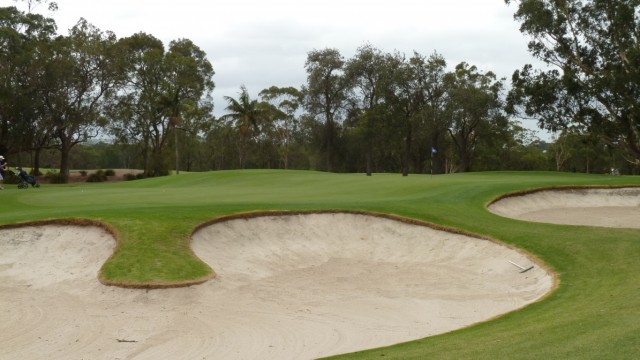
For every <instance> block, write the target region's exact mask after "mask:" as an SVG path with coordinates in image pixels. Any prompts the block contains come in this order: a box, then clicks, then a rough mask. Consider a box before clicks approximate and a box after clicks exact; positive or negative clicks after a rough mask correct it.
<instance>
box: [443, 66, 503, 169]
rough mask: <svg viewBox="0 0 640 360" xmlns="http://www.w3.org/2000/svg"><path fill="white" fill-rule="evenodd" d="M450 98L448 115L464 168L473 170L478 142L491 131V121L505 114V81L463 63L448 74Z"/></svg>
mask: <svg viewBox="0 0 640 360" xmlns="http://www.w3.org/2000/svg"><path fill="white" fill-rule="evenodd" d="M445 82H446V84H447V91H448V93H449V95H448V101H447V105H446V107H445V112H446V116H448V117H449V119H450V121H451V127H450V128H449V134H450V135H451V139H452V141H453V144H454V146H455V148H456V151H457V154H458V160H459V161H460V168H461V170H462V171H464V172H467V171H471V169H472V165H473V160H474V155H475V150H476V146H477V144H478V141H479V140H480V138H481V137H482V136H486V135H487V133H488V131H490V126H489V125H490V123H491V122H495V121H497V120H499V119H500V118H502V117H504V115H503V113H502V111H503V105H502V101H501V97H500V96H501V95H500V94H501V91H502V87H503V85H502V82H501V81H499V80H497V78H496V75H495V74H494V73H493V72H491V71H489V72H486V73H482V72H480V71H479V70H478V68H477V67H475V66H472V65H469V64H467V63H464V62H462V63H460V64H458V65H457V66H456V68H455V70H454V71H453V72H450V73H448V74H447V75H446V76H445Z"/></svg>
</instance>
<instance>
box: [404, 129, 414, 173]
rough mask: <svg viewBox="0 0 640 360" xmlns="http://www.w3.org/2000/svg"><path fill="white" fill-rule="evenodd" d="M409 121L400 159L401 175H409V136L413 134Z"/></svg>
mask: <svg viewBox="0 0 640 360" xmlns="http://www.w3.org/2000/svg"><path fill="white" fill-rule="evenodd" d="M412 132H413V129H412V128H411V122H408V123H407V134H406V135H407V136H406V137H405V138H404V154H403V156H402V157H403V161H402V163H403V164H402V176H409V156H410V154H411V138H412V136H413V133H412Z"/></svg>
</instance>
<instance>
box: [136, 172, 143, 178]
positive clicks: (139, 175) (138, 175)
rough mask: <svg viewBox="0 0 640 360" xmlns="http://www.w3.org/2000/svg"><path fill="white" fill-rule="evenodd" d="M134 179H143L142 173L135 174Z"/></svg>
mask: <svg viewBox="0 0 640 360" xmlns="http://www.w3.org/2000/svg"><path fill="white" fill-rule="evenodd" d="M136 179H144V173H139V174H136Z"/></svg>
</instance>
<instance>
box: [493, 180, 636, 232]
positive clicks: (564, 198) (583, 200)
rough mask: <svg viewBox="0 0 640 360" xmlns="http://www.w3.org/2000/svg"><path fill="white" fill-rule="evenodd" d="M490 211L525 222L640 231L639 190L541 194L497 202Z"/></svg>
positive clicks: (624, 189) (584, 190)
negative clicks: (635, 229)
mask: <svg viewBox="0 0 640 360" xmlns="http://www.w3.org/2000/svg"><path fill="white" fill-rule="evenodd" d="M489 210H490V211H491V212H493V213H495V214H498V215H501V216H504V217H509V218H513V219H519V220H526V221H535V222H544V223H553V224H569V225H592V226H605V227H616V228H640V188H637V187H636V188H618V189H572V190H544V191H538V192H534V193H530V194H525V195H518V196H512V197H507V198H504V199H501V200H498V201H496V202H495V203H493V204H491V205H490V206H489Z"/></svg>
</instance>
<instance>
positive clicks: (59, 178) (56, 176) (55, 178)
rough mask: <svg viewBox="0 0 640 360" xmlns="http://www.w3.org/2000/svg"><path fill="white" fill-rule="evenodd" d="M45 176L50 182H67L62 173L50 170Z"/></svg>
mask: <svg viewBox="0 0 640 360" xmlns="http://www.w3.org/2000/svg"><path fill="white" fill-rule="evenodd" d="M45 178H46V179H47V180H48V181H49V183H50V184H64V183H66V181H65V180H66V179H65V177H64V176H63V175H62V174H60V173H54V172H48V173H47V175H45Z"/></svg>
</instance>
